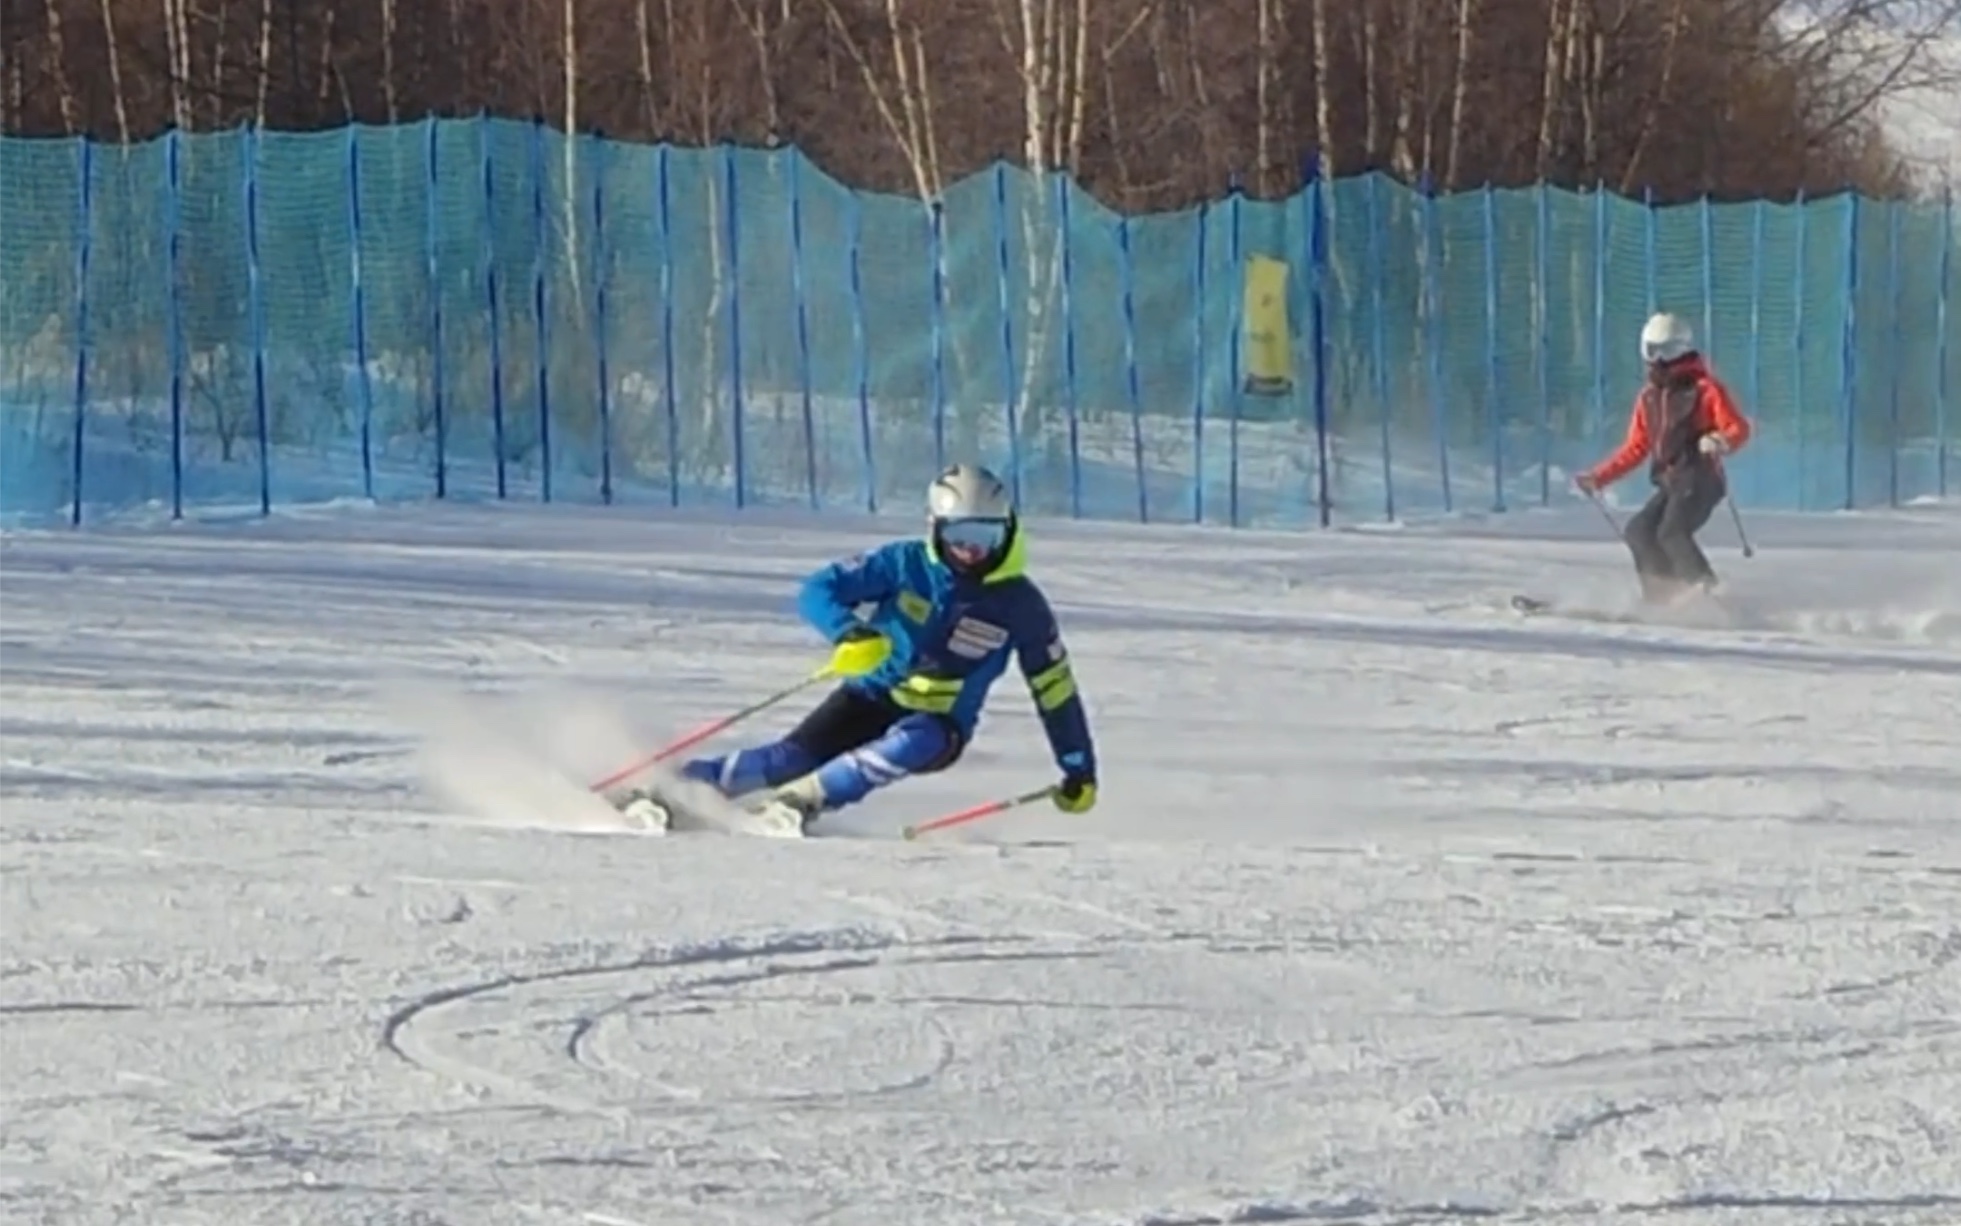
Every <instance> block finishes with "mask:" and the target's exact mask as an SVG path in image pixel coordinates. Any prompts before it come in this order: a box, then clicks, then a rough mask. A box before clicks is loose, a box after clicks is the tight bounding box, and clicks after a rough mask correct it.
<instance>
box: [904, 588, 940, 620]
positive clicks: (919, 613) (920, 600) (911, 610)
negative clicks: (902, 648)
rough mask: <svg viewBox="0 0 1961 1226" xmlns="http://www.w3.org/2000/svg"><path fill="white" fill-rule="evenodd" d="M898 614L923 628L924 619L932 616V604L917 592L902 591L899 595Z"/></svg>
mask: <svg viewBox="0 0 1961 1226" xmlns="http://www.w3.org/2000/svg"><path fill="white" fill-rule="evenodd" d="M899 612H901V613H903V614H905V615H906V616H907V617H909V618H911V619H912V620H913V621H916V622H918V623H919V624H920V625H922V626H923V625H925V624H926V619H927V618H929V617H931V616H933V602H932V601H930V600H928V599H926V598H925V597H924V596H921V595H920V594H919V593H918V592H907V591H902V592H900V593H899Z"/></svg>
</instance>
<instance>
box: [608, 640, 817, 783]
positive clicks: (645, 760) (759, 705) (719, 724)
mask: <svg viewBox="0 0 1961 1226" xmlns="http://www.w3.org/2000/svg"><path fill="white" fill-rule="evenodd" d="M830 677H831V666H830V665H828V664H826V665H825V666H824V667H822V668H820V669H818V670H817V671H816V672H814V673H812V674H810V675H809V676H808V677H805V678H804V679H803V680H801V681H799V682H797V683H796V684H795V685H789V686H785V687H784V688H782V689H780V690H778V691H776V693H774V694H771V695H770V696H769V697H767V698H763V699H759V700H757V701H755V702H752V703H750V704H749V705H748V706H746V707H744V708H742V709H741V710H740V711H737V712H735V713H733V714H731V715H724V716H723V717H722V718H720V719H718V720H714V721H711V722H709V723H706V724H703V725H702V726H701V727H699V728H696V729H695V730H694V731H693V732H690V733H688V734H687V735H686V736H683V737H681V738H680V739H678V740H674V741H669V742H668V743H667V744H665V745H663V746H661V747H660V748H659V749H656V750H654V751H653V752H651V753H648V754H645V755H643V756H642V757H640V758H637V759H635V760H634V761H632V762H629V763H627V764H626V765H625V766H622V767H621V768H620V769H618V770H616V771H614V772H613V773H612V774H610V775H608V776H606V777H605V778H604V779H601V780H600V781H599V782H597V783H595V784H593V785H592V790H593V791H595V792H604V791H606V790H607V789H608V788H611V787H614V786H616V785H618V784H620V783H622V782H624V781H626V780H628V779H631V778H632V777H633V776H635V775H637V774H639V773H640V772H641V771H643V770H646V769H647V768H648V767H650V766H656V765H658V764H660V763H662V762H664V761H666V760H667V759H669V758H671V757H673V756H674V755H675V754H677V753H680V752H681V751H682V750H684V749H688V748H691V747H693V746H695V745H699V744H701V743H702V742H703V741H705V740H707V739H708V738H709V737H711V736H714V735H715V734H716V733H718V732H722V731H725V730H726V729H729V728H733V727H735V725H737V724H739V723H741V722H742V721H743V720H745V719H748V718H750V717H751V716H755V715H759V714H761V713H762V712H764V711H767V710H769V709H770V708H771V707H773V706H775V705H776V704H777V703H779V702H782V701H784V700H785V699H788V698H793V697H795V696H796V695H798V694H800V693H802V692H803V691H805V690H807V689H809V688H810V687H811V686H813V685H816V684H817V683H818V682H820V681H827V680H829V679H830Z"/></svg>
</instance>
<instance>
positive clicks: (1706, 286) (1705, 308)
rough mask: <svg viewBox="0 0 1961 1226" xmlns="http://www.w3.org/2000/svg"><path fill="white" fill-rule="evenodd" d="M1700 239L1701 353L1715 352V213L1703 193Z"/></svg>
mask: <svg viewBox="0 0 1961 1226" xmlns="http://www.w3.org/2000/svg"><path fill="white" fill-rule="evenodd" d="M1698 207H1699V208H1700V214H1699V217H1698V220H1699V221H1700V222H1701V225H1700V227H1699V229H1700V231H1701V238H1702V351H1703V352H1704V353H1708V354H1713V353H1714V352H1715V351H1716V213H1715V209H1714V208H1713V207H1712V205H1711V204H1710V200H1709V194H1708V193H1707V192H1704V193H1703V196H1702V202H1701V204H1700V205H1699V206H1698Z"/></svg>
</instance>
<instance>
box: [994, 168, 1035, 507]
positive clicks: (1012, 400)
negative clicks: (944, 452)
mask: <svg viewBox="0 0 1961 1226" xmlns="http://www.w3.org/2000/svg"><path fill="white" fill-rule="evenodd" d="M994 241H995V249H996V252H997V254H998V255H999V257H1000V267H999V268H998V269H997V270H996V272H997V275H998V276H999V283H1000V299H1001V378H1002V384H1001V394H1002V397H1003V403H1004V405H1005V407H1006V410H1007V415H1008V485H1009V488H1010V491H1011V493H1012V496H1013V498H1014V500H1015V504H1016V505H1017V506H1018V505H1020V503H1021V422H1020V416H1021V415H1020V413H1019V412H1018V411H1017V410H1018V408H1019V405H1018V403H1017V402H1018V400H1019V397H1018V396H1016V394H1015V384H1016V379H1015V328H1014V318H1015V316H1014V310H1013V308H1012V306H1011V299H1010V295H1009V292H1008V291H1009V286H1010V282H1009V268H1010V265H1009V263H1008V164H1007V163H1006V162H1002V161H999V160H996V161H995V163H994ZM1031 288H1032V287H1031Z"/></svg>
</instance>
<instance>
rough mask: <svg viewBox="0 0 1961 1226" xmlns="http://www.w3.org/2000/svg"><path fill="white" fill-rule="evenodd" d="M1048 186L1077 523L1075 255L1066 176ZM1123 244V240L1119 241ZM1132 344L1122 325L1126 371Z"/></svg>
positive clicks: (1126, 255) (1079, 462) (1130, 364)
mask: <svg viewBox="0 0 1961 1226" xmlns="http://www.w3.org/2000/svg"><path fill="white" fill-rule="evenodd" d="M1051 182H1053V183H1054V184H1055V203H1056V215H1057V217H1058V218H1059V219H1060V221H1061V226H1062V379H1063V395H1064V397H1065V399H1066V401H1067V409H1068V413H1069V514H1070V515H1072V516H1074V517H1075V518H1077V519H1081V518H1082V517H1083V454H1082V434H1081V430H1080V429H1079V427H1078V403H1077V399H1076V255H1075V246H1076V245H1075V244H1074V243H1073V242H1071V241H1070V238H1069V229H1070V227H1069V220H1070V219H1069V182H1068V177H1067V176H1066V175H1056V176H1055V177H1054V178H1053V179H1052V180H1051ZM1118 241H1119V243H1122V241H1123V237H1122V235H1121V234H1120V235H1119V237H1118ZM1122 258H1123V260H1124V268H1123V275H1124V294H1125V298H1124V309H1125V310H1126V311H1128V310H1129V307H1130V299H1129V292H1130V291H1129V286H1130V280H1129V279H1130V252H1129V249H1128V248H1125V249H1124V251H1123V253H1122ZM1130 343H1131V335H1130V325H1129V323H1128V322H1126V323H1125V325H1124V346H1125V349H1124V362H1125V365H1126V367H1127V368H1131V369H1132V373H1133V375H1134V374H1135V370H1134V367H1135V365H1136V362H1135V359H1134V356H1133V355H1132V354H1131V352H1130V349H1129V346H1130Z"/></svg>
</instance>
